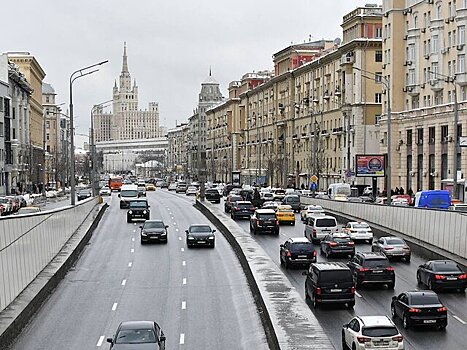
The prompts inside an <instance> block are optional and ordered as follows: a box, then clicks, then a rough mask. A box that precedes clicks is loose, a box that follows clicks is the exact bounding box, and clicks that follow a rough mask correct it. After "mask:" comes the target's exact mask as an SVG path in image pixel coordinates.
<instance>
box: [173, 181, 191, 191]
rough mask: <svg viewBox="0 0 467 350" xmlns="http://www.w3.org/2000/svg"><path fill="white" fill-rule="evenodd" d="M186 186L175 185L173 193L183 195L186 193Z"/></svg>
mask: <svg viewBox="0 0 467 350" xmlns="http://www.w3.org/2000/svg"><path fill="white" fill-rule="evenodd" d="M187 188H188V186H187V184H186V182H179V183H177V187H176V188H175V192H176V193H184V192H186V190H187Z"/></svg>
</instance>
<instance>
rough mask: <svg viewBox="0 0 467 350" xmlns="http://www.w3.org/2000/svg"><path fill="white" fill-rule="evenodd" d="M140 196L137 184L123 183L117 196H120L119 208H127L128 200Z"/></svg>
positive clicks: (128, 205)
mask: <svg viewBox="0 0 467 350" xmlns="http://www.w3.org/2000/svg"><path fill="white" fill-rule="evenodd" d="M139 197H140V195H139V192H138V186H137V185H123V186H122V188H121V190H120V193H119V194H118V198H120V209H128V208H129V207H130V202H131V201H133V200H136V199H138V198H139Z"/></svg>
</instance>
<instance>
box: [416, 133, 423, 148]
mask: <svg viewBox="0 0 467 350" xmlns="http://www.w3.org/2000/svg"><path fill="white" fill-rule="evenodd" d="M417 145H423V129H417Z"/></svg>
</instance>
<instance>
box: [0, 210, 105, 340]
mask: <svg viewBox="0 0 467 350" xmlns="http://www.w3.org/2000/svg"><path fill="white" fill-rule="evenodd" d="M97 206H98V205H97V204H96V206H95V207H94V208H93V209H92V210H91V211H90V212H89V214H88V216H87V217H86V218H85V220H84V221H83V223H82V224H81V226H80V227H78V229H77V230H76V232H75V233H74V234H73V235H72V236H71V237H70V239H69V240H68V241H67V243H65V245H64V246H63V248H62V249H61V251H60V252H59V253H58V254H57V255H56V256H55V258H54V259H53V260H52V261H51V262H50V263H49V264H48V265H47V266H46V267H45V268H44V270H43V271H42V272H41V273H40V274H39V275H38V276H37V277H36V278H35V279H34V281H32V282H31V283H30V284H29V286H27V287H26V288H25V289H24V290H23V291H22V292H21V294H20V295H19V296H18V297H17V298H16V299H15V300H14V301H13V302H12V303H11V304H10V305H9V306H8V307H7V308H6V309H5V310H3V311H2V312H1V313H0V344H1V348H2V349H7V348H8V347H9V346H11V345H12V344H13V342H14V341H15V339H16V337H17V336H18V335H19V334H20V333H21V331H22V329H23V328H24V327H25V326H26V325H27V324H28V323H29V322H30V321H31V318H32V317H33V316H34V314H35V313H36V312H37V311H38V310H39V309H40V308H41V306H42V304H43V303H44V302H45V301H46V300H47V298H48V297H49V295H50V294H51V293H52V292H53V290H54V289H55V288H56V287H57V286H58V285H59V283H60V282H61V280H62V279H63V278H64V277H65V275H66V274H67V273H68V270H69V269H70V268H71V267H72V266H73V265H74V264H75V262H76V261H77V260H78V258H79V257H80V255H81V253H82V252H83V250H84V248H85V247H86V245H87V243H88V242H89V240H90V239H91V236H92V234H93V232H94V230H95V229H96V227H97V226H98V224H99V222H100V220H101V218H102V216H103V215H104V213H105V211H106V209H107V207H108V204H107V203H106V204H104V205H102V206H101V207H100V209H99V211H98V213H97V215H96V217H95V218H94V219H93V222H92V223H91V225H89V227H88V228H87V229H86V232H85V233H84V235H83V236H82V237H81V238H78V237H77V236H78V233H79V230H80V229H81V228H82V225H83V224H84V223H85V222H86V220H88V218H89V216H90V215H92V214H93V213H95V209H96V207H97ZM78 240H79V241H78ZM70 249H72V251H71V253H70V252H68V253H67V252H66V250H70ZM67 254H68V255H67ZM3 323H7V324H6V325H3Z"/></svg>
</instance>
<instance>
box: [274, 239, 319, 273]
mask: <svg viewBox="0 0 467 350" xmlns="http://www.w3.org/2000/svg"><path fill="white" fill-rule="evenodd" d="M280 261H281V265H283V266H284V267H285V268H286V269H287V268H289V266H294V265H306V266H307V267H308V266H309V265H310V264H311V263H314V262H316V250H315V247H314V245H313V244H312V243H310V241H309V240H307V239H306V238H304V237H298V238H289V239H288V240H286V241H285V242H284V244H281V245H280Z"/></svg>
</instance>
